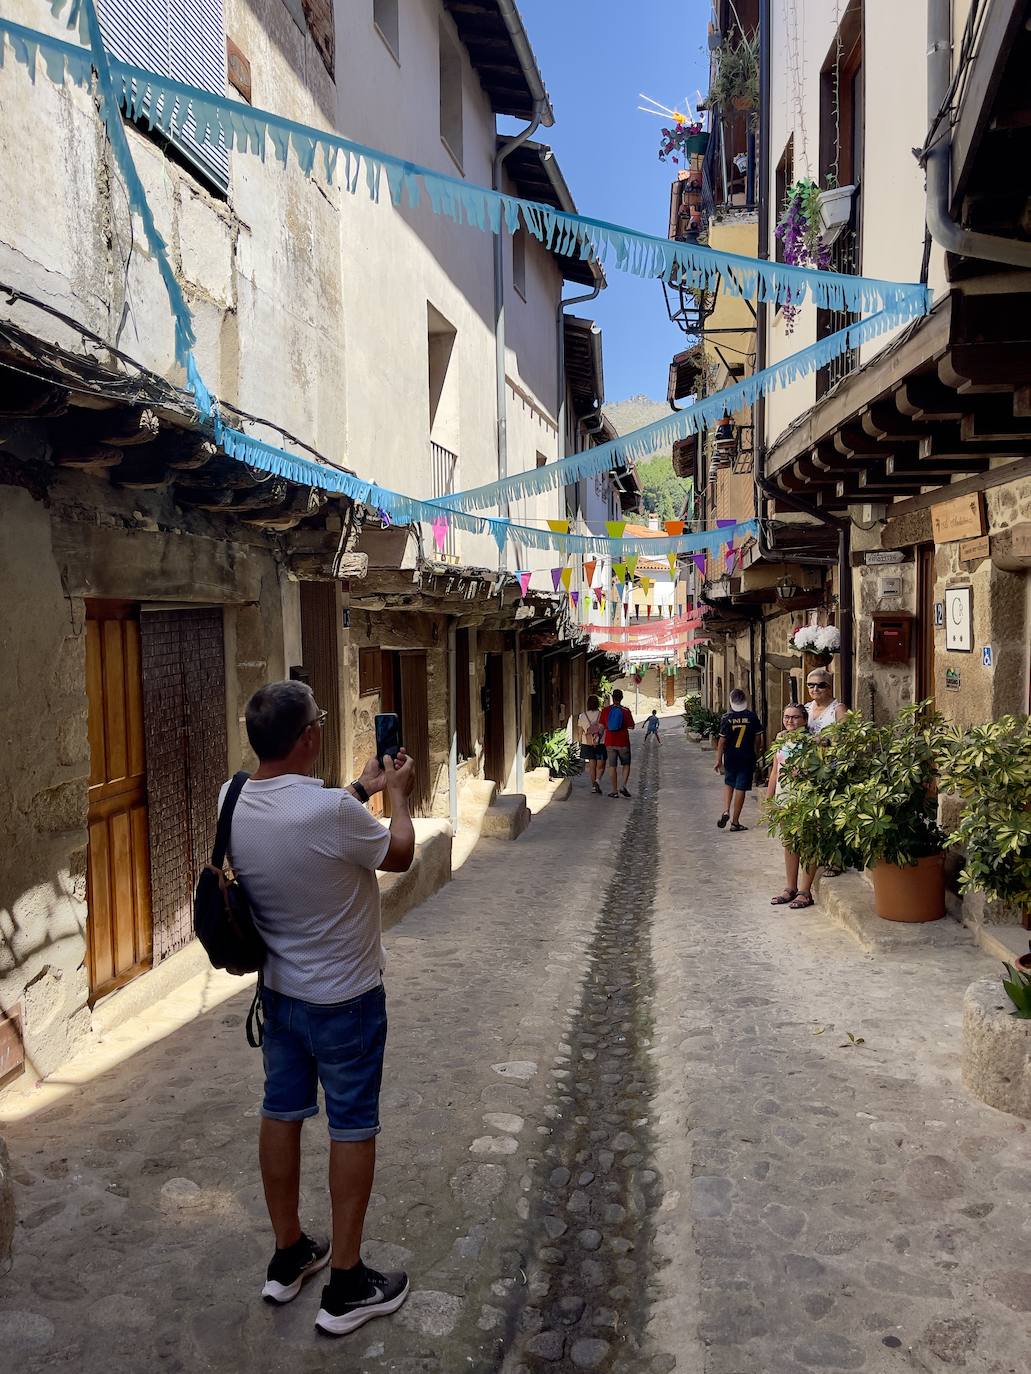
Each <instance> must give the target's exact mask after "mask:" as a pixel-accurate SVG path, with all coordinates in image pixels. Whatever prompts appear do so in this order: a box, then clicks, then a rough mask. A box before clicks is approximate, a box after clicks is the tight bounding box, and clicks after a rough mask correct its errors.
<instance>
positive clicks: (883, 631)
mask: <svg viewBox="0 0 1031 1374" xmlns="http://www.w3.org/2000/svg"><path fill="white" fill-rule="evenodd" d="M912 645H913V617H912V616H911V615H910V614H909V612H908V611H874V613H873V661H874V662H875V663H908V661H909V660H910V658H912V656H913V648H912Z"/></svg>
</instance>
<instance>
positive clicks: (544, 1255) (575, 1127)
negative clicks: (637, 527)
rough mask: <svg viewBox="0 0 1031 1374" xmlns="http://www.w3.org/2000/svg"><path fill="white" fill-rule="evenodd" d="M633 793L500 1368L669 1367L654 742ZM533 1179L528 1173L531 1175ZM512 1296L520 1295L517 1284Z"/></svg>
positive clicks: (572, 1028) (532, 1195) (537, 1174)
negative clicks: (656, 1283) (657, 1124)
mask: <svg viewBox="0 0 1031 1374" xmlns="http://www.w3.org/2000/svg"><path fill="white" fill-rule="evenodd" d="M642 753H643V760H642V766H641V768H640V769H639V770H638V777H637V787H636V788H635V793H636V795H635V796H634V798H633V800H632V802H630V803H627V802H625V801H620V802H618V803H617V802H615V801H607V802H606V805H609V806H616V805H617V804H618V805H620V806H624V807H626V808H627V812H628V815H627V819H626V825H625V828H624V830H623V833H622V836H621V842H620V845H619V849H618V853H617V854H616V855H615V865H616V869H615V873H614V874H613V876H612V879H611V881H610V882H609V885H608V888H607V889H606V891H605V893H604V897H603V899H602V904H601V911H600V916H599V919H598V923H597V925H596V927H595V933H594V938H593V941H592V944H591V946H590V948H589V951H588V954H587V962H586V971H585V974H584V979H583V984H582V993H581V1000H580V1004H579V1006H578V1007H577V1008H575V1010H574V1011H573V1013H572V1015H571V1017H570V1020H569V1022H568V1023H567V1028H566V1031H565V1035H564V1040H563V1043H562V1044H561V1046H560V1047H559V1053H558V1055H557V1057H556V1059H555V1061H554V1067H553V1070H552V1072H553V1076H554V1079H555V1083H556V1092H555V1096H554V1098H553V1100H552V1102H551V1103H550V1104H549V1105H548V1106H547V1107H546V1108H545V1112H546V1114H547V1115H548V1117H549V1118H550V1122H549V1124H550V1127H551V1135H550V1136H549V1137H547V1139H548V1144H547V1146H546V1147H545V1149H544V1151H543V1156H544V1157H543V1159H542V1160H541V1161H540V1162H539V1163H538V1165H537V1167H536V1169H535V1170H534V1173H533V1176H532V1178H533V1181H532V1184H530V1191H529V1216H528V1220H527V1223H526V1226H527V1229H526V1233H525V1235H524V1238H523V1253H524V1254H525V1256H526V1283H525V1285H519V1286H518V1287H517V1288H516V1289H515V1290H514V1295H513V1306H512V1308H511V1310H510V1312H509V1314H508V1317H509V1321H508V1338H507V1340H506V1341H505V1347H506V1355H505V1359H504V1365H503V1368H504V1370H505V1371H506V1372H507V1371H516V1370H520V1369H525V1370H529V1371H534V1374H536V1371H539V1370H545V1369H548V1370H581V1369H595V1370H601V1371H605V1372H606V1374H631V1371H633V1374H641V1372H642V1371H644V1370H648V1371H651V1370H655V1371H660V1370H665V1369H668V1368H669V1367H670V1365H669V1362H668V1360H666V1357H664V1356H656V1357H655V1358H654V1359H650V1358H649V1356H648V1353H647V1350H646V1349H645V1348H643V1340H644V1327H645V1322H646V1319H647V1311H648V1290H649V1278H650V1253H651V1234H652V1222H651V1218H652V1215H653V1214H654V1212H655V1210H656V1208H657V1207H658V1205H659V1203H660V1201H661V1196H662V1186H661V1180H660V1178H659V1176H658V1173H657V1170H656V1169H655V1167H654V1165H653V1162H652V1159H651V1152H652V1124H651V1111H652V1101H653V1096H654V1092H655V1074H654V1070H653V1066H652V1061H651V1059H650V1058H649V1053H648V1052H649V1048H650V1046H651V1043H652V1002H653V996H654V968H653V964H652V956H651V920H652V910H653V905H654V901H655V874H656V871H657V866H658V837H659V831H658V774H659V764H658V759H657V757H656V755H657V753H658V750H657V749H654V748H649V749H648V750H647V751H642ZM526 1182H528V1180H524V1183H526ZM516 1295H518V1296H516Z"/></svg>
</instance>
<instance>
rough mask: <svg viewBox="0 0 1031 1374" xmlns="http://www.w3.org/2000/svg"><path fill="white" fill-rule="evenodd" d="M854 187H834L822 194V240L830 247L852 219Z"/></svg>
mask: <svg viewBox="0 0 1031 1374" xmlns="http://www.w3.org/2000/svg"><path fill="white" fill-rule="evenodd" d="M855 190H856V188H855V187H854V186H834V187H832V188H831V190H829V191H821V192H820V225H821V238H822V239H823V241H824V243H825V244H826V245H827V246H828V247H830V245H831V244H832V243H833V242H834V240H835V239H836V238H838V237H839V235H840V234H841V232H842V230H843V229H845V228H846V226H847V225H848V222H849V220H850V219H851V218H852V197H853V196H854V195H855Z"/></svg>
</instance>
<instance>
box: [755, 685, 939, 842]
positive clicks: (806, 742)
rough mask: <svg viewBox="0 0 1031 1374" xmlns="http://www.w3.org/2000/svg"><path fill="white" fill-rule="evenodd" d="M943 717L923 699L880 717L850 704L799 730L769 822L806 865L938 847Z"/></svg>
mask: <svg viewBox="0 0 1031 1374" xmlns="http://www.w3.org/2000/svg"><path fill="white" fill-rule="evenodd" d="M943 735H944V725H943V722H942V720H941V717H940V716H937V715H936V714H934V713H933V712H931V711H930V710H929V709H928V708H927V705H926V703H924V704H921V705H918V706H910V707H907V708H906V709H905V710H903V711H901V712H900V713H899V715H898V716H897V717H896V718H895V719H894V720H892V721H890V722H888V723H887V724H885V725H874V724H873V723H872V722H871V721H867V720H864V719H863V718H862V717H861V716H859V715H858V714H856V713H855V712H850V713H849V714H848V715H847V716H846V717H845V718H844V720H841V721H839V722H838V723H837V724H836V725H833V726H830V727H829V728H828V729H826V730H824V731H822V732H821V733H820V734H819V735H811V736H808V737H805V736H803V737H801V738H800V739H799V742H798V747H797V748H796V749H795V750H794V752H793V753H792V754H791V757H790V759H789V761H788V763H787V765H786V778H787V782H788V785H787V786H786V787H785V788H784V789H783V791H782V792H781V795H780V796H779V797H775V798H773V799H772V800H771V802H770V803H769V806H768V810H767V814H768V818H769V828H770V832H771V834H773V835H776V836H777V838H778V839H779V840H780V841H781V843H782V844H783V845H784V846H785V847H786V848H788V849H790V850H791V851H792V852H793V853H795V854H798V856H799V858H800V859H801V861H802V863H803V864H804V865H806V866H807V867H808V866H809V865H812V864H817V865H826V866H827V867H830V868H876V867H877V866H878V865H879V864H890V865H895V866H897V867H899V868H906V867H908V866H910V865H913V864H915V863H916V862H917V861H918V860H920V859H923V858H927V857H929V856H931V855H934V854H938V853H940V852H941V850H942V847H943V843H944V839H945V834H944V831H943V830H942V829H941V827H940V826H939V825H938V822H937V809H938V806H937V788H936V783H937V773H938V762H939V758H940V755H941V748H942V739H943Z"/></svg>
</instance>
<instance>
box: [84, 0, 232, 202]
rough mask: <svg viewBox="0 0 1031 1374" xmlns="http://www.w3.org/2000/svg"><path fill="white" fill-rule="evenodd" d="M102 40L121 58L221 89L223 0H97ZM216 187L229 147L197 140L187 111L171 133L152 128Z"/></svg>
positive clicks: (223, 179) (223, 186) (222, 185)
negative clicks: (177, 131)
mask: <svg viewBox="0 0 1031 1374" xmlns="http://www.w3.org/2000/svg"><path fill="white" fill-rule="evenodd" d="M97 12H98V15H99V17H100V27H101V31H102V32H103V35H104V42H105V43H106V45H107V46H108V47H109V48H110V50H111V51H112V52H113V53H114V55H115V56H116V57H120V58H121V59H122V61H123V62H133V63H135V65H136V66H138V67H147V68H149V69H150V70H151V71H153V72H158V73H160V75H162V76H171V77H172V78H173V79H174V80H176V81H183V82H186V83H187V84H188V85H190V86H199V87H200V88H201V90H205V91H212V92H213V93H214V94H216V95H225V89H226V31H225V22H224V20H223V16H222V0H97ZM155 137H159V138H161V139H162V141H164V142H167V143H169V144H171V145H172V147H174V148H175V149H176V151H177V152H178V153H179V154H180V156H181V157H182V158H184V159H185V161H186V162H188V163H189V164H190V166H191V167H192V168H193V169H194V170H195V171H197V172H199V173H200V174H201V176H203V177H204V179H205V180H206V181H208V182H210V183H211V185H213V186H214V187H216V188H217V189H218V190H219V191H222V192H227V191H228V190H229V150H228V149H227V148H226V146H225V142H224V141H223V140H222V139H221V138H219V141H218V143H217V144H216V143H206V142H201V141H200V140H199V139H198V138H197V130H196V125H195V123H194V119H193V115H192V113H191V114H190V116H189V118H188V119H187V120H186V122H185V124H184V126H183V127H182V128H181V130H180V132H179V133H177V134H174V135H173V136H172V137H170V138H169V137H167V136H166V135H164V134H158V133H155Z"/></svg>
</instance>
